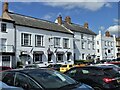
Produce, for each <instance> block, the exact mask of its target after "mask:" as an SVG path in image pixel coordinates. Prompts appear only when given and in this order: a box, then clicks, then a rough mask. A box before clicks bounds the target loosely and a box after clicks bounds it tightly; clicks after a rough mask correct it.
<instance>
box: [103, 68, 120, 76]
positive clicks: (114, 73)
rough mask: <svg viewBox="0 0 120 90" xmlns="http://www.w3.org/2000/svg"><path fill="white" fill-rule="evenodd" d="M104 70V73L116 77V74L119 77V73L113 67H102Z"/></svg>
mask: <svg viewBox="0 0 120 90" xmlns="http://www.w3.org/2000/svg"><path fill="white" fill-rule="evenodd" d="M104 72H105V74H107V75H109V76H113V77H116V76H119V77H120V74H119V72H118V71H116V70H115V69H113V68H111V69H104Z"/></svg>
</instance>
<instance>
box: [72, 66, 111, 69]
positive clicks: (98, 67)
mask: <svg viewBox="0 0 120 90" xmlns="http://www.w3.org/2000/svg"><path fill="white" fill-rule="evenodd" d="M73 68H90V69H111V68H112V67H109V66H83V67H73Z"/></svg>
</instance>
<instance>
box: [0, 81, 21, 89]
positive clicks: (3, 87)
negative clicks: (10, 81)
mask: <svg viewBox="0 0 120 90" xmlns="http://www.w3.org/2000/svg"><path fill="white" fill-rule="evenodd" d="M0 90H23V89H22V88H19V87H14V86H9V85H7V84H6V83H4V82H2V81H0Z"/></svg>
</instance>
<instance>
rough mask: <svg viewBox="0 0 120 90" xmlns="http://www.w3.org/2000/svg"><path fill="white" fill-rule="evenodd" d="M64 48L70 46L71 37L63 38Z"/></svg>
mask: <svg viewBox="0 0 120 90" xmlns="http://www.w3.org/2000/svg"><path fill="white" fill-rule="evenodd" d="M63 48H69V39H67V38H63Z"/></svg>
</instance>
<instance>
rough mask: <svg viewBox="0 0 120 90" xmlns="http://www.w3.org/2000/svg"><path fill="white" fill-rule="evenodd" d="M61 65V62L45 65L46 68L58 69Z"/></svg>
mask: <svg viewBox="0 0 120 90" xmlns="http://www.w3.org/2000/svg"><path fill="white" fill-rule="evenodd" d="M61 66H62V64H49V65H48V66H47V68H51V69H54V70H57V71H60V67H61Z"/></svg>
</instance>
